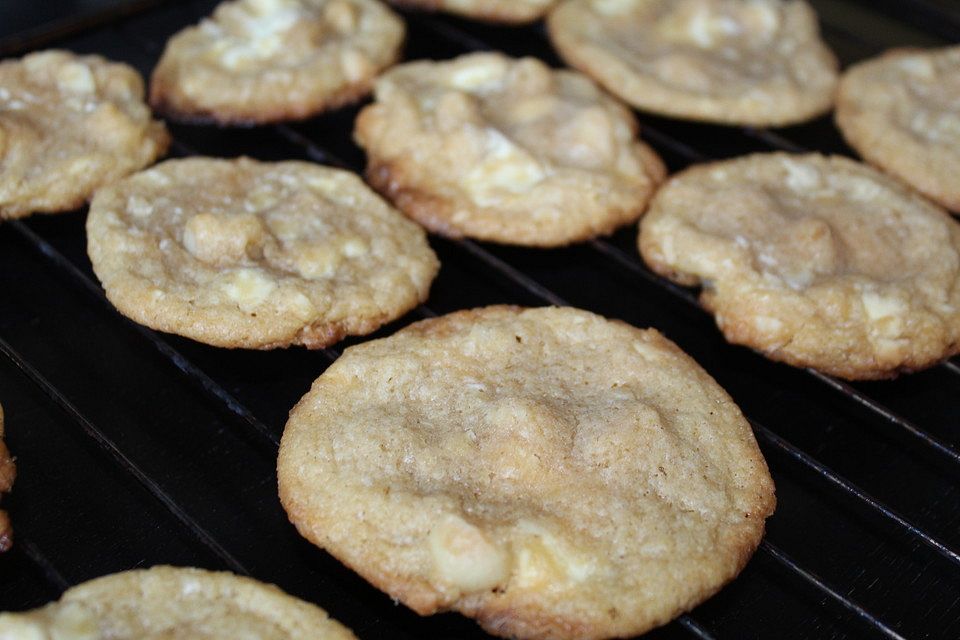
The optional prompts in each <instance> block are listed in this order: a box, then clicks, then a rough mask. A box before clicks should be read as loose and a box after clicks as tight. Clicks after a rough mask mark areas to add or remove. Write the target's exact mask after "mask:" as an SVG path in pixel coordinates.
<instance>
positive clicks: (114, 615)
mask: <svg viewBox="0 0 960 640" xmlns="http://www.w3.org/2000/svg"><path fill="white" fill-rule="evenodd" d="M28 638H29V639H30V640H44V639H46V638H50V639H65V638H70V639H74V640H101V639H102V640H108V639H109V640H202V639H206V640H215V639H220V640H236V639H239V638H256V639H257V640H308V639H309V640H314V639H329V640H352V639H354V638H355V636H354V635H353V634H352V633H350V631H349V630H348V629H347V628H346V627H344V626H343V625H341V624H340V623H338V622H336V621H335V620H332V619H331V618H330V617H329V616H327V613H326V612H325V611H324V610H323V609H321V608H320V607H317V606H316V605H313V604H309V603H307V602H304V601H303V600H299V599H297V598H294V597H292V596H289V595H287V594H286V593H284V592H283V591H281V590H280V589H278V588H277V587H275V586H273V585H268V584H264V583H262V582H258V581H256V580H252V579H250V578H243V577H240V576H236V575H233V574H232V573H226V572H214V571H204V570H201V569H190V568H180V567H165V566H157V567H153V568H152V569H138V570H134V571H124V572H122V573H115V574H112V575H108V576H104V577H102V578H97V579H95V580H91V581H89V582H85V583H83V584H81V585H78V586H76V587H73V588H71V589H68V590H67V591H66V592H65V593H64V594H63V596H62V597H61V598H60V600H58V601H56V602H53V603H51V604H48V605H47V606H45V607H42V608H40V609H34V610H33V611H27V612H25V613H2V614H0V640H26V639H28Z"/></svg>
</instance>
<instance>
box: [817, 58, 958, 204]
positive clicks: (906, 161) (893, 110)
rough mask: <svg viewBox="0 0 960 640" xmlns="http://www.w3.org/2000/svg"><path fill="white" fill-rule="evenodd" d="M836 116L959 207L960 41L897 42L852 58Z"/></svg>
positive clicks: (895, 167)
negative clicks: (908, 45) (934, 44)
mask: <svg viewBox="0 0 960 640" xmlns="http://www.w3.org/2000/svg"><path fill="white" fill-rule="evenodd" d="M836 120H837V126H838V127H840V131H841V132H843V136H844V138H846V140H847V142H849V143H850V146H852V147H853V148H854V149H856V150H857V152H858V153H859V154H860V155H861V156H863V158H864V159H865V160H866V161H867V162H869V163H870V164H873V165H876V166H878V167H880V168H881V169H883V170H884V171H887V172H888V173H890V174H892V175H894V176H896V177H898V178H900V179H901V180H903V181H905V182H907V183H908V184H909V185H911V186H912V187H914V188H915V189H917V190H919V191H920V192H922V193H923V194H925V195H926V196H928V197H930V198H932V199H933V200H935V201H936V202H938V203H940V204H942V205H943V206H945V207H947V208H948V209H952V210H953V211H958V212H960V46H953V47H944V48H942V49H931V50H920V49H897V50H894V51H889V52H887V53H885V54H884V55H882V56H880V57H878V58H874V59H871V60H867V61H866V62H861V63H860V64H856V65H854V66H852V67H851V68H850V69H848V70H847V71H846V72H845V73H844V74H843V77H842V79H841V81H840V91H839V94H838V98H837V113H836Z"/></svg>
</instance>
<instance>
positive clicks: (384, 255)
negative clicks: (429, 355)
mask: <svg viewBox="0 0 960 640" xmlns="http://www.w3.org/2000/svg"><path fill="white" fill-rule="evenodd" d="M87 238H88V247H87V248H88V252H89V254H90V259H91V261H92V263H93V269H94V271H95V272H96V274H97V276H98V277H99V278H100V280H101V282H102V283H103V286H104V289H105V290H106V294H107V297H108V298H109V299H110V301H111V302H112V303H113V304H114V305H115V306H116V307H117V309H118V310H120V312H121V313H123V314H124V315H126V316H128V317H130V318H132V319H133V320H136V321H137V322H139V323H141V324H145V325H147V326H149V327H152V328H154V329H159V330H161V331H168V332H171V333H177V334H180V335H183V336H186V337H189V338H193V339H195V340H199V341H201V342H205V343H208V344H212V345H216V346H222V347H245V348H257V349H268V348H273V347H283V346H287V345H292V344H293V345H297V344H300V345H305V346H307V347H309V348H319V347H323V346H326V345H329V344H331V343H333V342H336V341H337V340H339V339H340V338H342V337H344V336H347V335H363V334H366V333H370V332H371V331H374V330H375V329H377V328H378V327H380V326H381V325H382V324H384V323H386V322H389V321H390V320H393V319H395V318H397V317H399V316H400V315H402V314H403V313H405V312H406V311H408V310H409V309H411V308H413V307H414V306H416V305H417V304H418V303H420V302H422V301H423V300H425V299H426V297H427V293H428V291H429V288H430V283H431V282H432V281H433V278H434V276H435V275H436V273H437V270H438V268H439V263H438V262H437V258H436V256H435V255H434V253H433V251H432V250H431V249H430V247H429V245H428V244H427V241H426V234H425V233H424V232H423V230H422V229H420V228H419V227H418V226H417V225H415V224H413V223H412V222H410V221H409V220H407V219H406V218H404V217H403V216H402V215H400V213H399V212H397V211H396V210H395V209H393V208H392V207H390V206H389V205H388V204H387V203H386V202H384V201H383V200H382V199H381V198H380V197H379V196H377V195H376V194H375V193H373V192H372V191H371V190H370V189H369V187H367V186H366V185H365V184H364V183H363V182H362V181H361V180H360V179H359V178H358V177H357V176H355V175H353V174H352V173H349V172H346V171H341V170H338V169H331V168H328V167H322V166H319V165H316V164H311V163H306V162H292V161H290V162H277V163H262V162H256V161H254V160H250V159H246V158H240V159H238V160H232V161H230V160H219V159H212V158H190V159H186V160H170V161H167V162H164V163H162V164H160V165H157V166H156V167H154V168H152V169H150V170H148V171H144V172H141V173H139V174H136V175H134V176H131V177H130V178H127V179H126V180H123V181H121V182H119V183H117V184H115V185H113V186H111V187H108V188H105V189H101V190H100V191H99V192H98V193H97V195H96V197H95V198H94V200H93V203H92V204H91V206H90V215H89V218H88V220H87Z"/></svg>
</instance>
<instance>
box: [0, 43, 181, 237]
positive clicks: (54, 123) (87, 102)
mask: <svg viewBox="0 0 960 640" xmlns="http://www.w3.org/2000/svg"><path fill="white" fill-rule="evenodd" d="M169 141H170V138H169V135H168V134H167V130H166V128H165V127H164V126H163V123H161V122H158V121H156V120H152V119H151V117H150V110H149V109H148V108H147V105H146V104H145V103H144V101H143V80H142V79H141V78H140V76H139V74H137V72H136V71H134V70H133V69H132V68H131V67H129V66H127V65H125V64H121V63H118V62H110V61H108V60H106V59H105V58H102V57H100V56H78V55H75V54H73V53H70V52H69V51H56V50H54V51H41V52H38V53H32V54H30V55H28V56H25V57H24V58H21V59H19V60H5V61H3V62H0V220H2V219H4V218H20V217H23V216H27V215H30V214H31V213H56V212H60V211H70V210H73V209H76V208H78V207H80V206H81V205H82V204H83V203H84V202H86V201H87V200H89V199H90V197H91V196H92V195H93V192H94V190H95V189H97V188H98V187H100V186H102V185H105V184H109V183H110V182H113V181H115V180H118V179H120V178H122V177H124V176H126V175H129V174H131V173H133V172H134V171H137V170H139V169H142V168H143V167H145V166H146V165H148V164H150V163H152V162H153V161H154V160H155V159H156V158H157V157H158V156H161V155H163V153H164V152H165V151H166V150H167V145H168V144H169Z"/></svg>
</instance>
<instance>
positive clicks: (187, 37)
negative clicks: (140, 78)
mask: <svg viewBox="0 0 960 640" xmlns="http://www.w3.org/2000/svg"><path fill="white" fill-rule="evenodd" d="M404 33H405V28H404V24H403V22H402V21H401V20H400V18H398V17H397V16H396V15H395V14H394V13H393V12H392V11H390V9H388V8H387V7H386V6H385V5H383V4H382V3H380V2H378V1H377V0H228V1H227V2H223V3H221V4H220V5H218V6H217V8H216V9H215V10H214V12H213V15H212V16H211V17H210V18H207V19H205V20H203V21H202V22H200V24H198V25H195V26H191V27H187V28H186V29H184V30H183V31H181V32H179V33H177V34H176V35H174V36H173V37H172V38H171V39H170V41H169V42H168V43H167V46H166V49H165V50H164V52H163V56H162V57H161V58H160V62H159V63H158V64H157V68H156V69H154V72H153V76H152V78H151V82H150V103H151V104H152V105H153V107H154V108H155V109H157V110H158V111H161V112H162V113H164V114H165V115H167V116H170V117H173V118H176V119H179V120H187V121H214V122H218V123H220V124H256V123H265V122H276V121H280V120H296V119H303V118H307V117H309V116H312V115H315V114H317V113H320V112H322V111H326V110H329V109H334V108H336V107H339V106H341V105H344V104H348V103H350V102H354V101H356V100H359V99H360V98H362V97H363V96H365V95H366V94H367V93H369V92H370V89H371V87H372V84H373V79H374V77H375V76H376V75H377V73H379V72H380V71H381V70H382V69H384V68H385V67H387V66H389V65H391V64H393V63H394V62H395V61H396V60H397V58H398V56H399V54H400V47H401V45H402V44H403V37H404Z"/></svg>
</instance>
